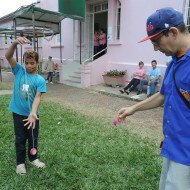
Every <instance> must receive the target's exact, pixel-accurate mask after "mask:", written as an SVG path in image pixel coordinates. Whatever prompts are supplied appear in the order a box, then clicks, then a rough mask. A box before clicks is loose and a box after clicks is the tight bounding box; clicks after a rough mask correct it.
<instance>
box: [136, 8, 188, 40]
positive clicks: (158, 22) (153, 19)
mask: <svg viewBox="0 0 190 190" xmlns="http://www.w3.org/2000/svg"><path fill="white" fill-rule="evenodd" d="M182 23H184V20H183V14H182V13H181V12H179V11H177V10H176V9H174V8H171V7H166V8H162V9H159V10H157V11H156V12H155V13H153V14H152V15H150V16H149V17H148V19H147V22H146V30H147V34H148V36H147V37H146V38H144V39H142V40H141V41H140V42H144V41H146V40H149V39H151V38H153V37H155V36H157V35H159V34H160V33H161V32H163V31H165V30H168V29H170V28H171V27H174V26H177V25H179V24H182ZM140 42H139V43H140Z"/></svg>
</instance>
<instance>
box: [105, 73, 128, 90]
mask: <svg viewBox="0 0 190 190" xmlns="http://www.w3.org/2000/svg"><path fill="white" fill-rule="evenodd" d="M126 74H127V71H126V70H122V71H119V70H117V69H114V70H109V71H106V72H104V74H103V75H102V76H103V79H104V82H105V84H106V85H109V86H112V87H116V86H124V85H125V76H126Z"/></svg>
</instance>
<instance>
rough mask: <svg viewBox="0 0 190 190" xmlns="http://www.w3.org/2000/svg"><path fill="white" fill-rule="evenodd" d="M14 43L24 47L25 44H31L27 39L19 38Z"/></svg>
mask: <svg viewBox="0 0 190 190" xmlns="http://www.w3.org/2000/svg"><path fill="white" fill-rule="evenodd" d="M13 43H16V44H20V45H24V44H29V43H31V42H30V40H28V39H27V38H25V37H18V38H17V39H16V40H15V41H14V42H13Z"/></svg>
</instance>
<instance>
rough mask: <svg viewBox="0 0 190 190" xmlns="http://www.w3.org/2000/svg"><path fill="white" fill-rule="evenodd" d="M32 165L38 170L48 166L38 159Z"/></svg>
mask: <svg viewBox="0 0 190 190" xmlns="http://www.w3.org/2000/svg"><path fill="white" fill-rule="evenodd" d="M30 163H31V164H32V165H33V166H35V167H36V168H38V169H44V168H45V167H46V165H45V164H44V163H43V162H41V161H40V160H39V159H36V160H34V161H32V162H30Z"/></svg>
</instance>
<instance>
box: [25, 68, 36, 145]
mask: <svg viewBox="0 0 190 190" xmlns="http://www.w3.org/2000/svg"><path fill="white" fill-rule="evenodd" d="M24 70H25V83H26V85H28V80H27V76H26V67H24ZM26 94H27V102H28V107H29V112H31V110H32V108H31V105H30V96H29V88H28V89H27V90H26ZM31 128H32V129H31V130H32V147H33V148H34V129H33V124H32V126H31Z"/></svg>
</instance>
